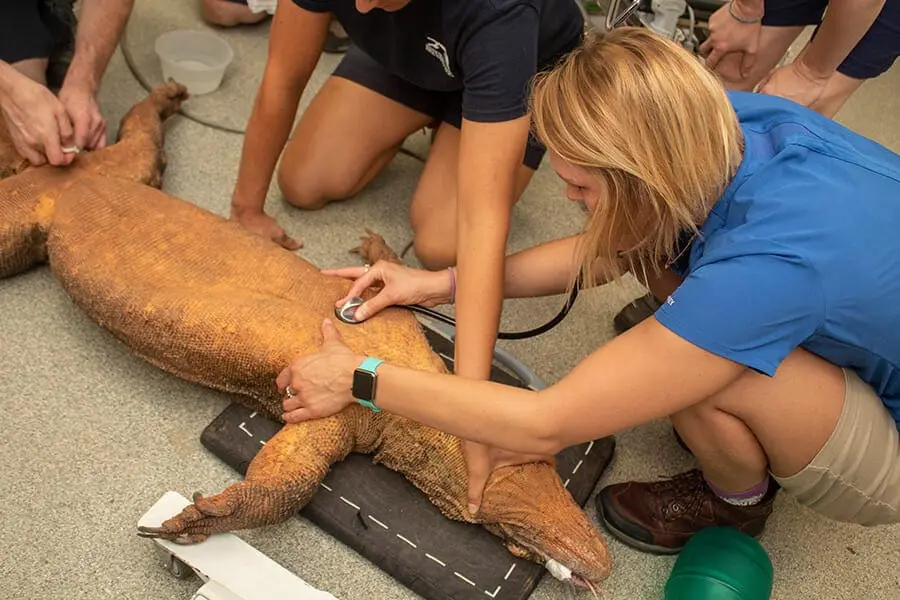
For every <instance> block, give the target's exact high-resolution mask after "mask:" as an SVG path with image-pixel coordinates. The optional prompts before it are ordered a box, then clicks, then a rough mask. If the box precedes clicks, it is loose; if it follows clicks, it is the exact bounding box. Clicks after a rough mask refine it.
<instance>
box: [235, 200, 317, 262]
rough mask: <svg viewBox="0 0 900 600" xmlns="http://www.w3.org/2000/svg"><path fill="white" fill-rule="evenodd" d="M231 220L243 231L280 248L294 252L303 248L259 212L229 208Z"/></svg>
mask: <svg viewBox="0 0 900 600" xmlns="http://www.w3.org/2000/svg"><path fill="white" fill-rule="evenodd" d="M231 220H232V221H235V222H237V223H239V224H240V225H241V226H242V227H244V229H247V230H248V231H252V232H253V233H255V234H257V235H261V236H263V237H264V238H266V239H269V240H272V241H273V242H275V243H276V244H279V245H281V246H282V247H284V248H286V249H288V250H291V251H294V250H299V249H300V248H302V247H303V243H302V242H300V241H298V240H296V239H294V238H292V237H291V236H289V235H288V234H287V232H286V231H285V230H284V229H283V228H282V227H281V225H279V224H278V222H277V221H276V220H275V219H273V218H272V217H270V216H269V215H267V214H266V213H265V212H263V211H261V210H253V209H241V208H238V207H235V206H232V208H231Z"/></svg>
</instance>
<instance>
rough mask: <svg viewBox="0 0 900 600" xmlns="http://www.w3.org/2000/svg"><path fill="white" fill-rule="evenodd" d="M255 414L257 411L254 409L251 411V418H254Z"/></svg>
mask: <svg viewBox="0 0 900 600" xmlns="http://www.w3.org/2000/svg"><path fill="white" fill-rule="evenodd" d="M255 416H256V411H255V410H254V411H253V412H252V413H250V418H251V419H252V418H253V417H255Z"/></svg>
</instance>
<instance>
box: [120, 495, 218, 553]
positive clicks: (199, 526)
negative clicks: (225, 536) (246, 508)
mask: <svg viewBox="0 0 900 600" xmlns="http://www.w3.org/2000/svg"><path fill="white" fill-rule="evenodd" d="M230 489H231V488H229V489H228V490H225V492H223V493H221V494H219V495H217V496H213V497H212V498H204V497H203V495H202V494H200V492H195V493H194V497H193V500H194V503H193V504H191V505H189V506H186V507H185V508H184V510H182V511H181V513H180V514H178V515H176V516H174V517H172V518H171V519H168V520H166V521H165V522H163V524H162V525H161V526H159V527H145V526H139V527H138V535H139V536H140V537H146V538H162V539H164V540H169V541H171V542H175V543H176V544H196V543H199V542H202V541H203V540H205V539H206V538H207V537H209V536H210V535H211V534H213V533H220V532H222V531H228V530H229V529H231V528H229V527H228V525H227V524H226V523H224V522H222V521H224V519H223V517H228V516H229V515H231V513H232V512H234V506H233V504H234V499H235V497H236V494H234V493H229V491H230ZM229 500H231V501H229ZM217 521H218V523H217Z"/></svg>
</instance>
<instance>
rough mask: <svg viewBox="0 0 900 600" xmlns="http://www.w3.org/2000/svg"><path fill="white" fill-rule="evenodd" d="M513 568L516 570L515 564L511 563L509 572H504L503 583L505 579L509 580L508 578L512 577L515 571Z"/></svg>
mask: <svg viewBox="0 0 900 600" xmlns="http://www.w3.org/2000/svg"><path fill="white" fill-rule="evenodd" d="M515 568H516V563H513V564H512V566H511V567H510V568H509V571H507V572H506V577H504V578H503V581H506V580H507V579H509V576H510V575H512V572H513V569H515Z"/></svg>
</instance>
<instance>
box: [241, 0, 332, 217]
mask: <svg viewBox="0 0 900 600" xmlns="http://www.w3.org/2000/svg"><path fill="white" fill-rule="evenodd" d="M330 21H331V13H330V12H323V13H316V12H312V11H308V10H305V9H303V8H300V7H299V6H297V5H296V4H294V3H293V2H291V1H290V0H280V1H279V2H278V7H277V9H276V11H275V15H274V17H273V20H272V28H271V31H270V33H269V58H268V60H267V62H266V68H265V72H264V73H263V79H262V83H261V84H260V86H259V91H258V92H257V95H256V102H255V103H254V106H253V112H252V114H251V115H250V119H249V121H248V123H247V133H246V136H245V138H244V146H243V149H242V151H241V162H240V168H239V170H238V178H237V183H236V184H235V189H234V196H233V198H232V202H231V212H232V216H233V217H236V218H238V219H239V220H240V217H241V215H242V214H247V213H249V214H258V213H262V212H263V207H264V205H265V201H266V193H267V192H268V190H269V184H270V183H271V181H272V173H273V172H274V170H275V164H276V163H277V162H278V157H279V156H280V155H281V152H282V151H283V150H284V145H285V143H286V142H287V138H288V136H289V135H290V132H291V126H292V125H293V123H294V118H295V117H296V115H297V107H298V105H299V104H300V96H301V95H302V94H303V90H304V89H305V88H306V84H307V82H308V81H309V78H310V76H311V75H312V72H313V70H314V69H315V68H316V64H317V63H318V62H319V56H320V55H321V53H322V48H323V46H324V44H325V37H326V35H327V33H328V24H329V22H330Z"/></svg>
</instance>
